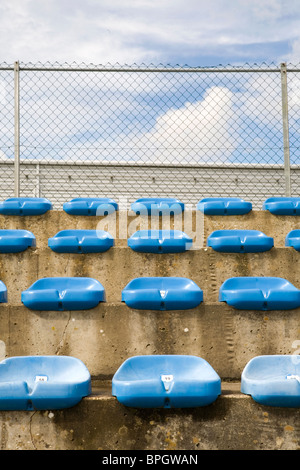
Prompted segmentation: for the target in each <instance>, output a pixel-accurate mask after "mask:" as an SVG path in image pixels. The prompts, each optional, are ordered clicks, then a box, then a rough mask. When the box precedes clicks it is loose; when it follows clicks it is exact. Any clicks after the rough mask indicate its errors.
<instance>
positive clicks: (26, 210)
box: [0, 197, 52, 215]
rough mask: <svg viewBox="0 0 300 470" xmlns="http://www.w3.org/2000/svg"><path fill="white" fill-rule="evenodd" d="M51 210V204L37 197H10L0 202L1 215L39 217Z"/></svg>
mask: <svg viewBox="0 0 300 470" xmlns="http://www.w3.org/2000/svg"><path fill="white" fill-rule="evenodd" d="M51 209H52V204H51V202H50V201H48V199H45V198H39V197H10V198H8V199H6V200H5V201H3V202H0V214H2V215H41V214H45V213H46V212H47V211H49V210H51Z"/></svg>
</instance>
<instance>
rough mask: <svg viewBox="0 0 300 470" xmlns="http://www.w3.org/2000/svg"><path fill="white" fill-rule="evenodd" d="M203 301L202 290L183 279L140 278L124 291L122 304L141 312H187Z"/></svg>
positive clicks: (188, 280)
mask: <svg viewBox="0 0 300 470" xmlns="http://www.w3.org/2000/svg"><path fill="white" fill-rule="evenodd" d="M202 301H203V292H202V290H201V289H200V288H199V287H198V286H197V285H196V284H195V283H194V282H193V281H191V280H190V279H186V278H183V277H140V278H136V279H133V280H132V281H130V282H129V284H127V286H126V287H125V288H124V289H123V291H122V302H125V303H126V305H128V306H129V307H131V308H135V309H141V310H186V309H190V308H194V307H197V306H198V305H199V304H200V303H201V302H202Z"/></svg>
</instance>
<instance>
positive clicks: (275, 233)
mask: <svg viewBox="0 0 300 470" xmlns="http://www.w3.org/2000/svg"><path fill="white" fill-rule="evenodd" d="M0 228H1V229H3V228H6V229H14V228H15V229H23V230H30V231H32V232H33V234H34V235H35V236H36V239H37V246H38V247H45V246H47V244H48V238H49V237H53V236H54V235H55V234H56V233H57V232H59V231H60V230H67V229H90V230H95V229H99V230H100V229H106V230H108V231H109V232H110V233H111V235H112V236H114V238H116V239H118V240H117V243H118V244H123V245H124V244H126V243H127V242H126V239H127V237H128V236H130V235H132V234H133V233H134V232H135V231H136V230H138V229H142V228H143V229H147V228H176V229H178V230H184V231H185V232H186V233H187V234H188V235H190V236H196V235H197V237H198V241H199V243H201V242H203V241H204V242H205V240H206V238H207V236H208V235H209V234H210V233H211V232H213V231H214V230H222V229H249V230H251V229H252V230H261V231H262V232H264V233H265V234H266V235H268V236H271V237H273V238H274V243H275V247H283V246H284V241H285V237H286V235H287V234H288V233H289V232H290V231H291V230H293V229H296V228H300V217H295V216H276V215H273V214H271V213H270V212H269V211H263V210H261V211H259V210H258V211H251V212H250V213H249V214H245V215H240V216H208V215H205V216H204V215H203V214H202V212H200V211H189V210H187V211H185V212H183V213H182V214H180V215H176V216H175V217H174V216H170V217H168V216H163V217H146V216H145V217H144V216H143V217H142V216H136V215H135V214H133V213H132V212H131V211H123V210H120V211H119V212H116V213H115V214H112V215H110V216H106V217H98V216H95V217H93V216H74V215H69V214H67V213H66V212H64V211H54V210H53V211H49V212H47V213H46V214H44V215H41V216H26V217H20V216H3V215H0Z"/></svg>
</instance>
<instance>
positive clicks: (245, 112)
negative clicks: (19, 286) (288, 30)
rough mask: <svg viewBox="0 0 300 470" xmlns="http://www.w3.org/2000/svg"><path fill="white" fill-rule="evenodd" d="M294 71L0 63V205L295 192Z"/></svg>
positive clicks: (297, 86) (298, 101)
mask: <svg viewBox="0 0 300 470" xmlns="http://www.w3.org/2000/svg"><path fill="white" fill-rule="evenodd" d="M299 72H300V69H298V68H297V66H292V65H288V66H286V65H285V64H281V65H279V66H278V65H266V64H263V65H260V66H257V65H252V66H250V65H247V66H243V67H238V66H235V67H229V66H227V67H223V66H219V67H213V68H191V67H188V66H185V67H180V66H177V67H164V66H143V65H141V66H130V67H128V66H118V65H115V66H110V65H107V66H102V67H97V66H92V65H90V66H87V65H78V64H23V63H18V62H17V63H15V64H14V65H7V64H2V65H0V116H1V120H0V123H1V124H0V164H1V191H0V193H1V194H0V197H1V198H5V197H8V196H13V195H14V194H15V195H20V196H24V197H26V196H36V197H46V198H49V199H50V200H51V202H52V203H53V205H54V208H56V209H61V208H62V204H63V203H64V202H65V201H67V200H70V199H71V198H74V197H92V196H95V197H112V198H114V199H115V200H117V201H118V200H119V199H120V198H123V199H124V198H126V199H127V200H128V204H130V203H131V202H133V201H134V200H135V199H137V198H138V197H154V196H155V197H160V196H165V197H177V198H179V199H181V200H182V201H183V202H185V203H190V204H192V205H195V204H196V203H197V202H198V201H199V200H200V199H202V198H203V197H214V196H235V197H242V198H244V199H246V200H250V201H251V202H252V203H253V206H254V208H261V206H262V203H263V201H264V200H265V199H266V198H267V197H270V196H284V195H289V194H291V195H293V196H298V195H299V189H298V176H299V174H300V173H299V172H300V167H299V162H300V160H299V145H298V142H299V134H300V116H299V107H300V93H299V90H300V83H298V81H299V79H300V75H299Z"/></svg>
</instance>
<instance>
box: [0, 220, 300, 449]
mask: <svg viewBox="0 0 300 470" xmlns="http://www.w3.org/2000/svg"><path fill="white" fill-rule="evenodd" d="M126 215H127V214H126ZM190 215H191V219H187V220H185V222H186V225H185V226H182V227H181V228H183V229H188V228H190V229H191V231H192V233H193V234H194V236H195V238H197V240H198V241H200V242H202V245H201V243H200V244H199V246H198V247H196V248H197V249H194V250H191V251H188V252H186V253H181V254H166V255H155V254H143V253H135V252H133V251H132V250H131V249H130V248H128V247H127V238H126V236H127V235H129V234H130V233H131V232H132V231H133V228H134V227H135V226H136V222H137V220H139V223H141V220H140V219H138V218H137V217H135V216H133V215H130V216H129V217H128V218H127V217H123V216H124V214H122V213H119V214H117V217H116V219H110V220H109V222H110V225H111V228H112V223H114V222H116V230H115V232H116V237H117V239H116V241H115V246H114V247H113V248H111V249H110V250H109V251H107V252H105V253H102V254H86V255H83V254H58V253H54V252H52V250H51V249H50V248H48V246H47V244H48V238H49V237H50V236H53V235H55V234H56V233H57V232H58V231H59V230H62V229H67V228H90V229H95V228H99V224H100V225H101V224H104V223H107V219H105V218H97V217H96V218H95V217H79V216H77V217H74V216H69V215H68V214H65V213H64V212H62V211H51V212H49V213H47V214H45V215H44V216H38V217H3V216H0V228H24V229H27V230H30V231H32V232H33V233H34V235H35V236H36V239H37V247H36V248H35V249H28V250H27V251H25V252H23V253H19V254H1V255H0V279H1V280H2V281H3V282H4V283H5V284H6V286H7V288H8V303H7V304H2V305H0V359H2V358H4V357H10V356H16V355H35V354H45V355H50V354H56V355H70V356H75V357H77V358H79V359H81V360H82V361H83V362H84V363H85V364H86V365H87V367H88V369H89V370H90V373H91V375H92V395H91V396H90V397H87V398H84V399H83V400H82V402H81V403H80V404H79V405H77V406H76V407H74V408H71V409H67V410H62V411H55V410H54V411H53V410H47V411H44V412H38V411H34V412H0V443H1V444H0V445H1V449H3V450H6V449H45V450H46V449H71V450H72V449H104V450H107V449H111V450H113V449H119V450H128V449H134V450H136V449H146V450H151V449H152V450H153V449H154V450H180V449H183V450H204V449H291V450H294V449H298V450H299V449H300V428H299V418H300V415H299V411H298V410H295V409H288V408H287V409H282V408H276V409H275V408H271V407H265V406H261V405H258V404H256V403H255V402H254V401H253V400H252V398H251V397H248V396H245V395H242V394H241V393H240V377H241V373H242V370H243V368H244V367H245V365H246V364H247V362H248V361H249V360H250V359H251V358H252V357H254V356H257V355H263V354H297V345H298V348H299V339H300V316H299V309H294V310H289V311H270V312H260V311H245V310H243V311H242V310H235V309H233V308H231V307H229V306H227V304H224V303H221V302H219V301H218V292H219V288H220V286H221V284H222V283H223V282H224V281H225V280H226V279H227V278H228V277H233V276H244V275H249V276H279V277H284V278H286V279H288V280H289V281H290V282H292V283H293V284H294V285H295V286H296V287H299V288H300V269H299V268H300V264H299V263H300V254H299V252H297V251H295V250H294V249H293V248H288V247H285V246H284V239H285V236H286V234H287V233H288V232H289V231H290V230H292V229H293V228H297V227H299V223H300V222H298V218H297V217H275V216H273V215H271V214H270V213H268V212H265V211H253V212H252V213H250V214H248V215H245V216H240V217H216V216H214V217H207V216H205V217H202V216H200V219H197V216H198V215H199V214H196V213H195V212H193V213H191V214H190ZM146 220H147V222H149V226H150V222H151V223H152V224H155V223H157V220H156V221H155V220H149V219H146ZM177 222H178V221H176V220H174V218H172V220H171V226H172V227H173V226H174V224H176V223H177ZM123 223H125V227H126V229H127V228H128V232H127V230H125V236H124V227H123ZM144 223H145V220H144ZM218 228H249V229H251V228H252V229H261V230H263V231H264V232H265V233H266V234H267V235H271V236H274V241H275V247H274V248H272V249H271V250H270V251H269V252H265V253H261V254H224V253H223V254H222V253H216V252H214V251H213V250H212V249H211V248H207V247H206V245H205V241H206V238H207V236H208V235H209V233H211V232H212V231H213V230H217V229H218ZM120 235H122V237H121V238H119V236H120ZM178 275H180V276H183V277H188V278H190V279H192V280H194V281H195V282H196V283H197V284H198V285H199V287H201V288H202V290H203V293H204V301H203V303H202V304H201V305H200V306H199V307H197V308H195V309H190V310H184V311H141V310H134V309H131V308H129V307H127V306H126V305H125V304H124V303H122V302H121V293H122V289H123V288H124V287H125V286H126V284H127V283H128V282H129V281H130V280H131V279H133V278H135V277H139V276H178ZM47 276H90V277H94V278H96V279H98V280H99V281H100V282H101V283H102V284H103V286H104V287H105V290H106V302H105V303H101V304H99V306H98V307H96V308H94V309H91V310H83V311H71V312H69V311H65V312H43V311H42V312H40V311H33V310H30V309H27V308H26V307H25V306H24V305H22V303H21V292H22V291H23V290H25V289H27V288H28V287H29V286H30V285H31V284H32V283H33V282H35V281H36V280H37V279H39V278H41V277H47ZM140 354H191V355H197V356H200V357H203V358H204V359H206V360H207V361H208V362H209V363H210V364H211V365H212V366H213V367H214V369H215V370H216V371H217V373H218V374H219V375H220V377H221V379H222V395H221V396H220V397H219V398H218V399H217V401H216V402H215V403H214V404H213V405H211V406H209V407H205V408H203V409H191V410H135V409H129V408H125V407H124V406H122V405H121V404H120V403H118V402H117V400H116V398H115V397H113V396H112V395H111V378H112V376H113V374H114V373H115V371H116V370H117V368H118V367H119V366H120V365H121V363H122V362H123V361H124V360H125V359H127V358H128V357H131V356H133V355H140Z"/></svg>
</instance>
